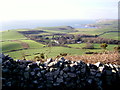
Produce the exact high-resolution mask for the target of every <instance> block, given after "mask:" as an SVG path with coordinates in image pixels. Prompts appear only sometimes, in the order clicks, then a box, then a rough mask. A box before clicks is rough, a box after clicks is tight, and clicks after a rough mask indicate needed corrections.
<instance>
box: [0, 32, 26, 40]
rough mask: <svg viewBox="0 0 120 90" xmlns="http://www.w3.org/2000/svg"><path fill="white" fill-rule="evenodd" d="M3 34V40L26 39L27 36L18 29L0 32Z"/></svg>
mask: <svg viewBox="0 0 120 90" xmlns="http://www.w3.org/2000/svg"><path fill="white" fill-rule="evenodd" d="M0 33H1V34H2V38H1V40H3V41H4V40H20V39H26V37H25V36H23V35H22V34H20V33H18V32H17V31H16V30H8V31H3V32H0Z"/></svg>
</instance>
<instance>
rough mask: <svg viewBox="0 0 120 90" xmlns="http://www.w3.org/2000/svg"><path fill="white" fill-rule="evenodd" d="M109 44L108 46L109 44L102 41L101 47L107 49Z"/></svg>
mask: <svg viewBox="0 0 120 90" xmlns="http://www.w3.org/2000/svg"><path fill="white" fill-rule="evenodd" d="M107 46H108V45H107V44H106V43H102V44H101V45H100V47H101V48H103V49H106V47H107Z"/></svg>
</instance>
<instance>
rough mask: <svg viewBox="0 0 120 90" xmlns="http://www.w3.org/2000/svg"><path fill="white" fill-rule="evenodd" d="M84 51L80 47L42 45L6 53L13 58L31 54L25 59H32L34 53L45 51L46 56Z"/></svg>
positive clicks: (81, 52) (82, 52)
mask: <svg viewBox="0 0 120 90" xmlns="http://www.w3.org/2000/svg"><path fill="white" fill-rule="evenodd" d="M84 51H86V50H81V49H74V48H66V47H43V48H39V49H27V50H21V51H16V52H9V53H6V54H9V55H10V56H11V57H13V58H15V59H22V55H23V54H26V55H31V56H28V57H26V58H27V59H33V58H34V56H35V55H34V53H45V54H46V55H47V56H48V58H50V57H55V56H57V55H59V54H60V53H68V54H72V55H82V54H84Z"/></svg>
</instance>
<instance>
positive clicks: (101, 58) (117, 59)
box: [65, 52, 120, 65]
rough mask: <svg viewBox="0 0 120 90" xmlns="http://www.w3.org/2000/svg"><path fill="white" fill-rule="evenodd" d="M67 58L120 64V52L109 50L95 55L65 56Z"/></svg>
mask: <svg viewBox="0 0 120 90" xmlns="http://www.w3.org/2000/svg"><path fill="white" fill-rule="evenodd" d="M65 59H68V60H73V61H76V60H82V61H84V62H86V63H93V64H94V63H97V62H101V63H111V64H118V65H120V53H118V52H108V53H99V54H93V55H81V56H65Z"/></svg>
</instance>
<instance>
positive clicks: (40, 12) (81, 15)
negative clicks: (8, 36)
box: [0, 0, 119, 21]
mask: <svg viewBox="0 0 120 90" xmlns="http://www.w3.org/2000/svg"><path fill="white" fill-rule="evenodd" d="M118 1H119V0H0V19H1V20H2V21H10V20H40V19H43V20H44V19H109V18H111V19H112V18H113V19H114V18H116V19H117V18H118Z"/></svg>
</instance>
